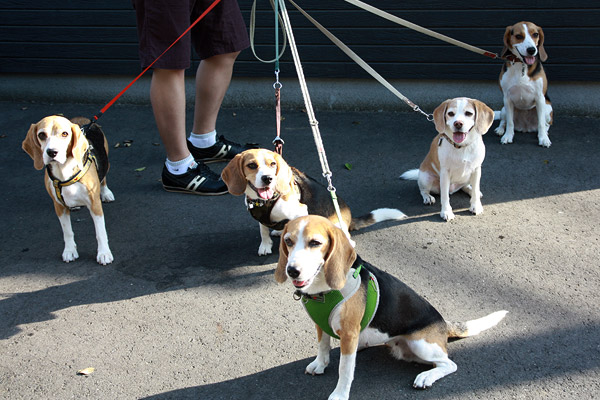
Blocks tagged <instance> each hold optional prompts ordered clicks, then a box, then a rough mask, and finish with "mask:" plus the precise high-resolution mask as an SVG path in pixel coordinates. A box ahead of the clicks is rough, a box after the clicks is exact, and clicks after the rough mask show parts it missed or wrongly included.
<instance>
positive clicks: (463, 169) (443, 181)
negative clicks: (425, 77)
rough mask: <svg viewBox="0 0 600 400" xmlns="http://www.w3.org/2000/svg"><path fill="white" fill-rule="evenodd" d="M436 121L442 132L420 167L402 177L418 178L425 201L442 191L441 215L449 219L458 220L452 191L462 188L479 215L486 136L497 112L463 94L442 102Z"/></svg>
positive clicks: (434, 118) (427, 202)
mask: <svg viewBox="0 0 600 400" xmlns="http://www.w3.org/2000/svg"><path fill="white" fill-rule="evenodd" d="M433 120H434V122H435V129H436V130H437V131H438V132H439V134H438V135H437V136H436V137H435V138H434V139H433V141H432V142H431V146H430V147H429V153H427V156H426V157H425V159H424V160H423V162H422V163H421V166H420V167H419V169H412V170H409V171H406V172H405V173H403V174H402V175H401V176H400V178H402V179H411V180H416V181H418V184H419V190H420V191H421V196H423V203H425V204H434V203H435V198H434V197H433V196H432V195H431V193H436V194H437V193H439V194H440V201H441V203H442V211H441V213H440V216H441V217H442V218H443V219H444V220H446V221H450V220H452V219H454V213H453V212H452V207H451V206H450V194H452V193H454V192H456V191H458V190H460V189H462V190H464V191H465V192H467V193H468V194H470V196H471V208H470V209H469V210H470V211H471V212H472V213H473V214H475V215H477V214H480V213H482V212H483V206H482V205H481V191H480V189H479V181H480V179H481V164H482V163H483V159H484V158H485V146H484V144H483V138H482V136H483V135H484V134H485V133H486V132H487V131H488V129H490V126H492V123H493V122H494V111H492V109H491V108H489V107H488V106H486V105H485V104H484V103H482V102H481V101H479V100H474V99H469V98H466V97H459V98H456V99H449V100H446V101H444V102H443V103H442V104H440V105H439V106H438V107H437V108H436V109H435V111H434V112H433Z"/></svg>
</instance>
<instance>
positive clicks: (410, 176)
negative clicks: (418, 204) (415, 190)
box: [400, 169, 419, 181]
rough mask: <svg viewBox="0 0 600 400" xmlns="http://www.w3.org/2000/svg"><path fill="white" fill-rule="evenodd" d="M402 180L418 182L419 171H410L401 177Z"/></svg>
mask: <svg viewBox="0 0 600 400" xmlns="http://www.w3.org/2000/svg"><path fill="white" fill-rule="evenodd" d="M400 179H406V180H409V181H416V180H418V179H419V170H418V169H410V170H408V171H406V172H405V173H403V174H402V175H400Z"/></svg>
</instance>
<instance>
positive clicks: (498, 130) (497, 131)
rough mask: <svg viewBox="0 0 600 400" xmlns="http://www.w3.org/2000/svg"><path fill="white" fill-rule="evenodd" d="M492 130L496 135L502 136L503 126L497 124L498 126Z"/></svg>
mask: <svg viewBox="0 0 600 400" xmlns="http://www.w3.org/2000/svg"><path fill="white" fill-rule="evenodd" d="M494 132H496V135H498V136H502V135H504V126H502V125H499V126H498V127H497V128H496V129H495V130H494Z"/></svg>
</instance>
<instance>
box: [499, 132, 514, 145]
mask: <svg viewBox="0 0 600 400" xmlns="http://www.w3.org/2000/svg"><path fill="white" fill-rule="evenodd" d="M514 136H515V134H514V132H513V133H512V134H509V133H508V132H506V133H505V134H504V136H502V137H501V138H500V143H502V144H509V143H512V142H513V138H514Z"/></svg>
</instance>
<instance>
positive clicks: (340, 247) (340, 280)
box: [323, 224, 356, 290]
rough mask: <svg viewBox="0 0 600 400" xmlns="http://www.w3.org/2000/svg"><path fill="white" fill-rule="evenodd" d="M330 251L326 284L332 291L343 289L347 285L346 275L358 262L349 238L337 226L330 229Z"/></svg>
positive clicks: (325, 264)
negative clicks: (355, 261) (355, 262)
mask: <svg viewBox="0 0 600 400" xmlns="http://www.w3.org/2000/svg"><path fill="white" fill-rule="evenodd" d="M328 236H329V249H328V251H327V254H326V255H325V260H324V261H325V262H324V264H323V269H324V272H325V282H327V285H328V286H329V287H330V288H332V289H337V290H339V289H341V288H343V287H344V285H345V284H346V274H348V271H349V270H350V267H351V266H352V264H353V263H354V260H356V252H355V251H354V247H352V245H351V244H350V241H349V240H348V237H347V236H346V235H345V234H344V232H343V231H342V230H341V229H340V228H338V227H337V226H335V225H333V224H331V225H330V226H329V227H328Z"/></svg>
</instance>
